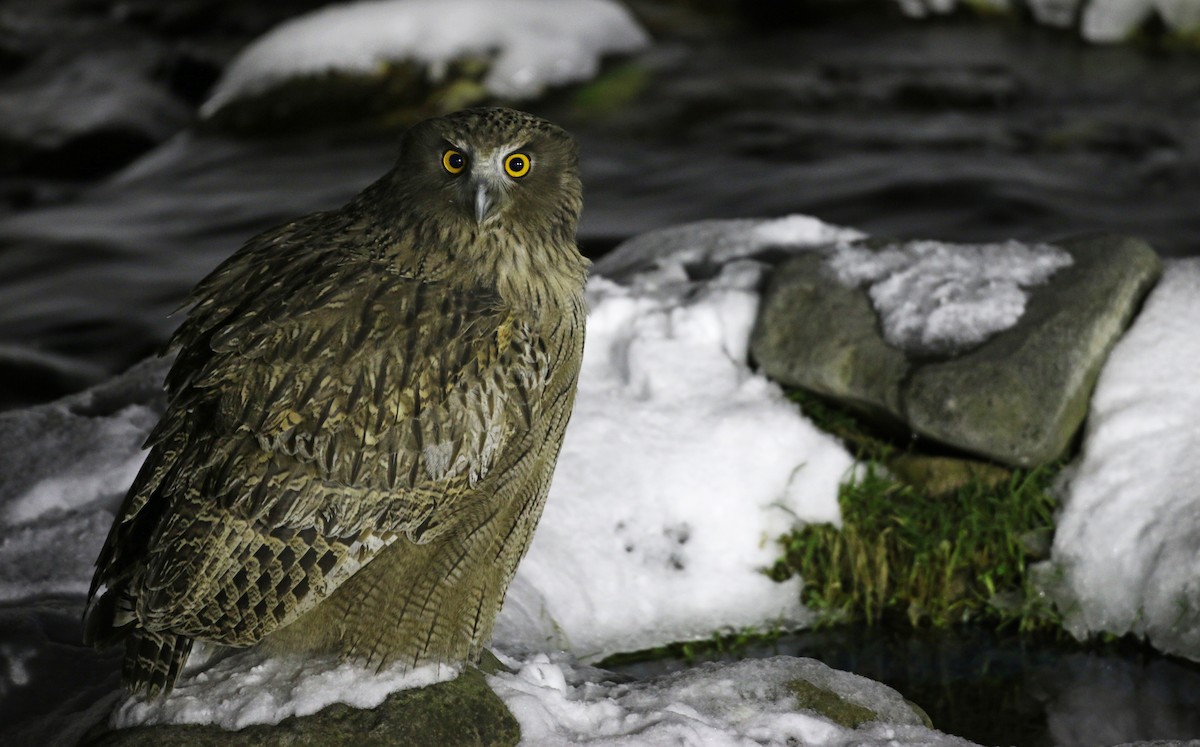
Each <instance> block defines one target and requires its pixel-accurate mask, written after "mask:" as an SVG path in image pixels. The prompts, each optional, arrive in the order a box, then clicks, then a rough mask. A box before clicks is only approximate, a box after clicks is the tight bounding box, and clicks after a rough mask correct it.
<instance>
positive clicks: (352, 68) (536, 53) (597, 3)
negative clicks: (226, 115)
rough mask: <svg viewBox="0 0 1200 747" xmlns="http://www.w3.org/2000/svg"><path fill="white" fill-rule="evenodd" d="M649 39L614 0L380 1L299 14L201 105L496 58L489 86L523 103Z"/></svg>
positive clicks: (240, 60)
mask: <svg viewBox="0 0 1200 747" xmlns="http://www.w3.org/2000/svg"><path fill="white" fill-rule="evenodd" d="M648 43H649V37H648V36H647V34H646V32H645V31H644V30H642V28H641V27H640V26H639V25H638V24H637V22H636V21H634V20H633V17H632V16H631V15H630V14H629V12H628V11H626V10H625V9H624V8H623V7H622V6H621V5H619V4H618V3H616V2H612V1H611V0H374V1H373V2H358V3H351V4H348V5H334V6H330V7H327V8H322V9H320V10H316V11H313V12H312V13H308V14H306V15H303V16H299V17H297V18H294V19H292V20H290V21H287V22H285V23H283V24H280V25H279V26H278V27H276V28H275V29H273V30H272V31H270V32H268V33H267V34H265V35H264V36H263V37H262V38H260V39H259V40H257V41H256V42H254V43H253V44H251V45H250V46H249V47H247V48H246V49H245V50H243V51H242V52H241V54H239V55H238V56H237V57H236V58H235V59H234V61H233V62H232V63H231V64H230V65H229V67H228V69H227V70H226V71H225V74H224V75H223V76H222V77H221V80H220V81H218V83H217V86H216V88H215V89H214V90H213V93H212V96H211V97H210V98H209V99H208V101H207V102H205V104H204V106H203V107H202V108H201V113H202V114H203V115H204V116H211V115H212V114H214V113H215V112H216V111H217V110H218V109H220V108H221V107H223V106H224V105H225V104H227V103H229V102H230V101H233V100H234V99H237V98H239V97H242V96H246V95H252V94H257V93H261V92H263V91H264V90H266V89H268V88H270V87H271V86H273V85H275V84H277V83H280V82H282V81H285V80H288V79H291V78H296V77H303V76H315V75H321V74H323V73H328V72H334V71H336V72H343V73H346V72H349V73H360V74H371V73H374V72H378V71H379V69H380V68H381V67H382V66H385V65H387V64H388V63H392V62H400V61H413V62H418V63H421V64H423V65H425V66H427V68H428V69H429V71H430V74H431V75H432V76H433V77H434V78H435V79H436V78H437V77H439V76H440V74H441V71H443V70H445V68H446V66H447V65H448V64H449V63H451V62H453V61H454V60H457V59H460V58H463V57H468V56H471V57H479V58H493V56H494V58H493V59H492V61H491V67H490V69H489V70H488V73H487V77H486V78H484V81H483V85H484V87H485V88H486V89H487V90H488V92H489V93H491V94H492V95H494V96H497V97H501V98H506V99H525V98H531V97H533V96H536V95H538V94H539V93H541V92H542V91H543V90H544V89H545V88H546V87H548V86H559V85H565V84H567V83H578V82H580V81H585V80H588V79H590V78H591V77H593V76H594V75H595V74H596V71H597V69H598V68H599V64H600V59H601V57H603V56H604V55H606V54H615V53H623V52H632V51H635V50H637V49H641V48H642V47H644V46H646V45H647V44H648Z"/></svg>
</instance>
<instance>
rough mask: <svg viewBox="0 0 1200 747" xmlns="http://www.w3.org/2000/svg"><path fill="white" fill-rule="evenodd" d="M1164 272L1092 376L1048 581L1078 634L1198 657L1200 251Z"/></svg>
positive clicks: (1199, 648)
mask: <svg viewBox="0 0 1200 747" xmlns="http://www.w3.org/2000/svg"><path fill="white" fill-rule="evenodd" d="M1164 270H1165V271H1164V273H1163V278H1162V280H1161V281H1160V282H1159V285H1158V286H1157V287H1156V288H1155V289H1154V290H1153V291H1152V292H1151V294H1150V296H1149V298H1148V299H1147V301H1146V304H1145V306H1144V308H1143V310H1142V313H1141V315H1140V316H1139V317H1138V319H1137V321H1136V322H1135V323H1134V325H1133V326H1132V327H1131V328H1130V330H1129V332H1127V333H1126V335H1125V337H1124V338H1122V340H1121V341H1120V342H1119V343H1118V344H1117V346H1116V347H1115V348H1114V349H1113V351H1112V353H1111V354H1110V355H1109V359H1108V363H1107V364H1106V365H1105V367H1104V370H1103V372H1102V373H1101V375H1100V379H1099V382H1098V383H1097V385H1096V391H1095V394H1094V395H1093V396H1092V404H1091V412H1090V413H1089V415H1088V421H1087V422H1088V427H1087V435H1086V439H1085V441H1084V447H1083V453H1082V456H1081V457H1080V459H1079V461H1078V463H1077V465H1076V469H1075V473H1074V475H1073V477H1072V478H1071V480H1070V483H1069V487H1068V490H1067V497H1066V501H1065V506H1064V510H1063V513H1062V516H1061V517H1060V518H1059V521H1058V529H1057V532H1056V534H1055V539H1054V550H1053V556H1052V561H1053V562H1054V563H1055V566H1056V568H1057V569H1058V572H1059V573H1060V574H1061V578H1057V579H1050V580H1049V581H1048V585H1049V589H1050V591H1051V593H1052V594H1053V595H1055V596H1056V597H1057V599H1056V601H1057V602H1058V604H1059V606H1060V608H1062V609H1064V610H1065V611H1066V612H1067V623H1068V625H1069V627H1070V629H1071V630H1072V631H1073V632H1074V633H1075V634H1076V635H1079V636H1084V635H1087V634H1090V633H1099V632H1107V633H1115V634H1117V635H1122V634H1125V633H1130V632H1132V633H1135V634H1138V635H1144V636H1146V637H1147V638H1149V640H1150V642H1151V643H1152V644H1153V645H1154V647H1155V648H1158V649H1160V650H1163V651H1167V652H1169V653H1176V654H1180V655H1183V656H1187V657H1188V658H1191V659H1193V660H1200V554H1198V553H1197V548H1200V512H1197V510H1196V509H1197V506H1200V460H1198V459H1197V455H1198V454H1200V426H1198V424H1200V388H1198V387H1197V386H1196V371H1197V369H1198V368H1200V336H1198V335H1197V334H1196V330H1197V329H1200V260H1196V259H1189V260H1180V261H1168V262H1166V263H1165V268H1164Z"/></svg>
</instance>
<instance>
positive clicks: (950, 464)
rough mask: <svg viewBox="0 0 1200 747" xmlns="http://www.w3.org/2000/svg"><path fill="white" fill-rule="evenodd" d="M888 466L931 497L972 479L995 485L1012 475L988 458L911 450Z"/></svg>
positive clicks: (964, 484) (890, 461)
mask: <svg viewBox="0 0 1200 747" xmlns="http://www.w3.org/2000/svg"><path fill="white" fill-rule="evenodd" d="M887 468H888V470H890V471H891V473H892V474H894V475H895V476H896V477H898V478H900V479H901V480H903V481H904V482H906V483H908V484H909V485H911V486H913V487H914V488H916V489H917V490H919V491H921V493H922V494H924V495H927V496H929V497H931V498H937V497H940V496H944V495H949V494H950V493H953V492H954V491H956V490H961V489H962V488H965V487H966V486H968V485H970V484H972V483H977V484H979V485H981V486H982V487H985V488H997V487H1000V486H1001V485H1003V484H1004V483H1006V482H1008V481H1009V480H1011V479H1012V475H1013V472H1012V470H1010V469H1007V468H1005V467H1001V466H999V465H995V464H991V463H989V462H980V461H976V460H974V459H956V458H954V457H943V456H928V455H925V454H912V453H904V454H899V455H897V456H895V457H892V458H891V459H889V460H888V461H887Z"/></svg>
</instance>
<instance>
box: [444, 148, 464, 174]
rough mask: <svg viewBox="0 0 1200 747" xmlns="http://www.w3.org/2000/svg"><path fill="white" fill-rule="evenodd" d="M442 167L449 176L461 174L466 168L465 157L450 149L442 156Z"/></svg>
mask: <svg viewBox="0 0 1200 747" xmlns="http://www.w3.org/2000/svg"><path fill="white" fill-rule="evenodd" d="M442 166H443V167H445V169H446V171H449V172H450V173H451V174H461V173H462V170H463V169H465V168H466V167H467V157H466V156H464V155H463V154H462V153H460V152H458V151H456V150H454V149H453V148H451V149H450V150H448V151H446V152H445V153H443V154H442Z"/></svg>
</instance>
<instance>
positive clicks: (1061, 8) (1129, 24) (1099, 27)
mask: <svg viewBox="0 0 1200 747" xmlns="http://www.w3.org/2000/svg"><path fill="white" fill-rule="evenodd" d="M895 2H896V3H897V4H898V5H899V6H900V8H901V10H903V11H904V12H905V13H907V14H908V15H910V16H913V17H917V18H923V17H925V16H929V15H939V14H945V13H949V12H951V11H953V10H955V9H956V8H958V7H959V6H960V5H968V4H969V5H973V6H977V7H982V8H986V9H988V10H992V11H1011V10H1013V9H1014V8H1015V7H1016V4H1015V3H1014V2H1013V0H895ZM1022 4H1024V5H1026V6H1028V7H1029V8H1030V9H1031V10H1032V11H1033V17H1034V18H1035V19H1037V21H1038V22H1040V23H1044V24H1046V25H1048V26H1059V27H1063V28H1066V27H1070V26H1072V25H1074V24H1076V23H1078V24H1079V33H1080V35H1081V36H1083V38H1084V39H1087V40H1088V41H1090V42H1096V43H1098V44H1111V43H1113V42H1120V41H1124V40H1125V39H1128V38H1129V36H1130V35H1131V34H1132V33H1134V32H1135V31H1137V30H1138V29H1139V28H1140V27H1141V26H1142V25H1143V24H1144V23H1146V21H1148V20H1149V19H1150V18H1151V17H1152V16H1153V15H1155V14H1157V16H1158V18H1159V19H1161V20H1162V22H1163V24H1165V25H1166V27H1167V28H1168V29H1170V30H1172V31H1175V32H1178V33H1181V34H1187V33H1193V32H1195V31H1196V30H1197V29H1200V0H1023V3H1022Z"/></svg>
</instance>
